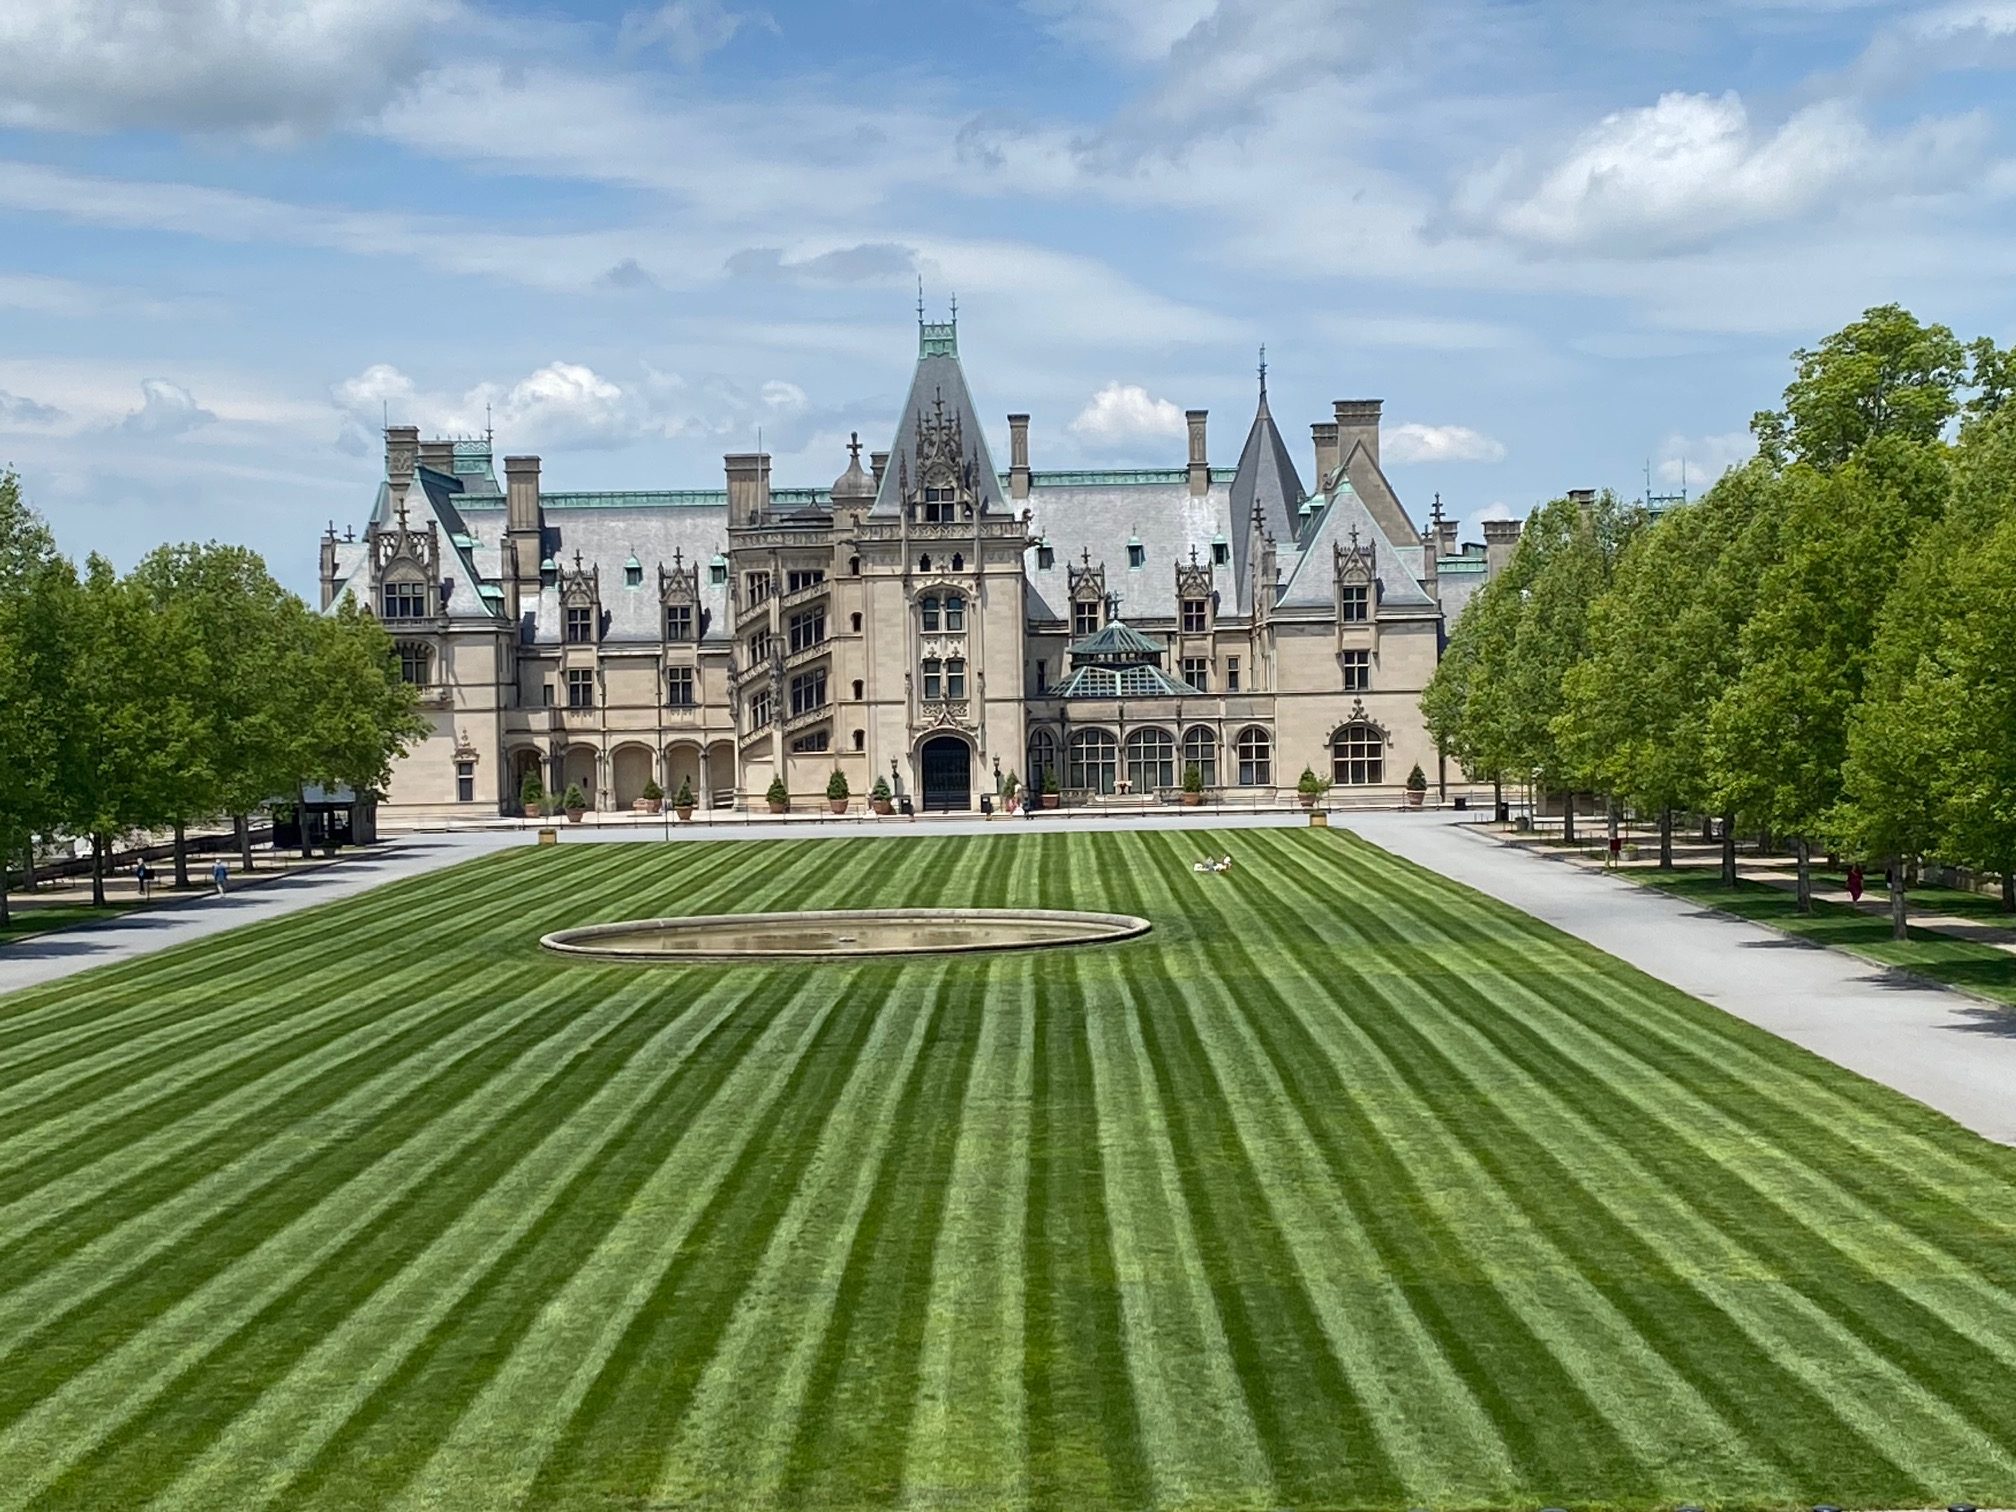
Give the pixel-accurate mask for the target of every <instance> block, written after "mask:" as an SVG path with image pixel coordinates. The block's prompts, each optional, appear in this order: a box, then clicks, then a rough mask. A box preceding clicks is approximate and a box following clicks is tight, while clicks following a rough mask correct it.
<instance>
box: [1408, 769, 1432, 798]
mask: <svg viewBox="0 0 2016 1512" xmlns="http://www.w3.org/2000/svg"><path fill="white" fill-rule="evenodd" d="M1427 796H1428V774H1427V773H1426V772H1424V771H1422V770H1421V763H1420V762H1418V761H1417V762H1415V763H1414V770H1413V771H1411V772H1409V773H1408V774H1407V807H1409V808H1419V807H1421V803H1422V800H1423V799H1425V798H1426V797H1427Z"/></svg>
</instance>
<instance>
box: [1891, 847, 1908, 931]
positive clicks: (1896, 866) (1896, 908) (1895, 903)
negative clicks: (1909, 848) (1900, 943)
mask: <svg viewBox="0 0 2016 1512" xmlns="http://www.w3.org/2000/svg"><path fill="white" fill-rule="evenodd" d="M1908 906H1909V905H1908V903H1907V901H1906V898H1905V893H1904V858H1903V857H1902V856H1897V857H1895V858H1893V859H1892V861H1891V863H1890V938H1891V939H1893V940H1908V939H1910V938H1911V930H1910V926H1909V925H1908V924H1907V923H1906V922H1905V920H1906V917H1907V915H1906V909H1907V908H1908Z"/></svg>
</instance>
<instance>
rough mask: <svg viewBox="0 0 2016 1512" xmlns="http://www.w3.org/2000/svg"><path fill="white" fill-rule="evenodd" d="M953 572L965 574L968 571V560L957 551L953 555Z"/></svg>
mask: <svg viewBox="0 0 2016 1512" xmlns="http://www.w3.org/2000/svg"><path fill="white" fill-rule="evenodd" d="M952 570H953V571H954V572H964V571H965V570H966V558H965V557H963V556H961V555H960V554H959V553H958V552H956V551H955V552H953V553H952Z"/></svg>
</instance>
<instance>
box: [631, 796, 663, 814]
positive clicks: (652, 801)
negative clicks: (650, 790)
mask: <svg viewBox="0 0 2016 1512" xmlns="http://www.w3.org/2000/svg"><path fill="white" fill-rule="evenodd" d="M630 807H631V809H632V811H633V812H636V813H639V814H660V813H663V812H664V811H665V800H664V799H663V798H639V799H638V800H637V801H636V802H635V803H633V804H631V805H630Z"/></svg>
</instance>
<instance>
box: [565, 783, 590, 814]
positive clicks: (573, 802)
mask: <svg viewBox="0 0 2016 1512" xmlns="http://www.w3.org/2000/svg"><path fill="white" fill-rule="evenodd" d="M560 807H561V809H562V811H563V812H566V813H569V814H578V813H580V812H581V811H582V810H584V809H586V808H587V807H588V795H587V794H586V793H584V792H582V791H581V784H580V783H578V782H570V783H568V784H567V791H566V792H565V793H562V794H561V795H560Z"/></svg>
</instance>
